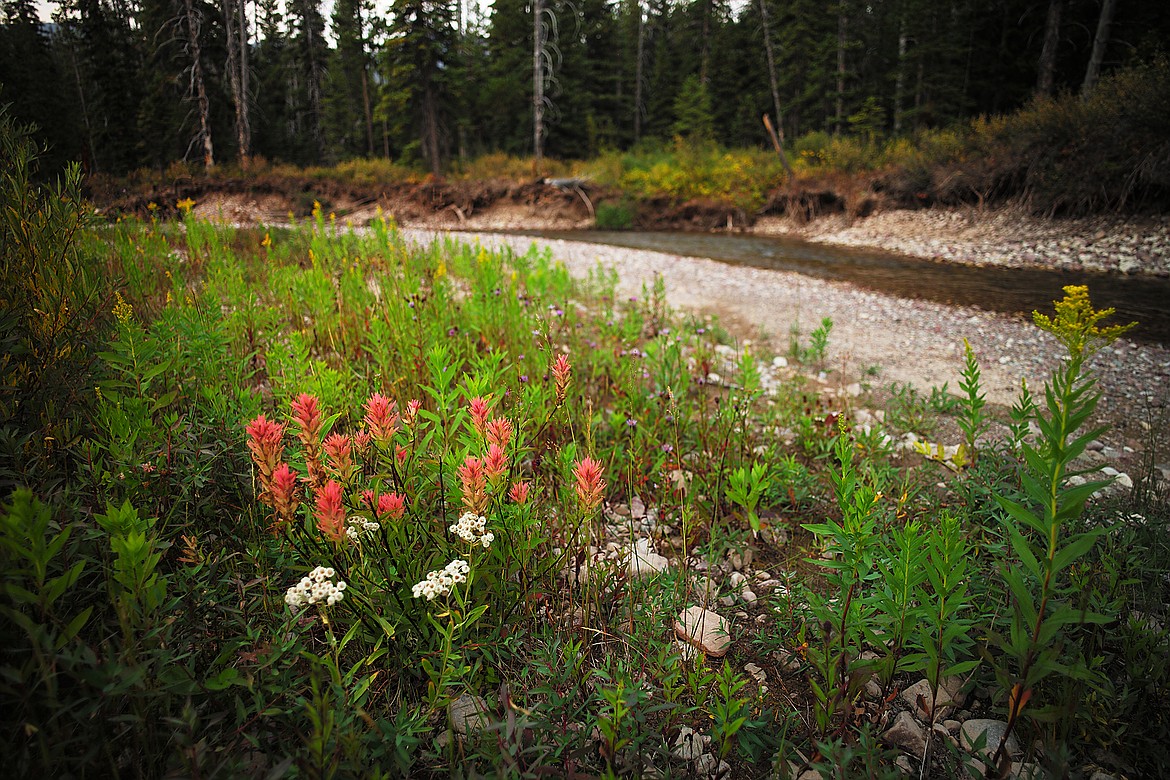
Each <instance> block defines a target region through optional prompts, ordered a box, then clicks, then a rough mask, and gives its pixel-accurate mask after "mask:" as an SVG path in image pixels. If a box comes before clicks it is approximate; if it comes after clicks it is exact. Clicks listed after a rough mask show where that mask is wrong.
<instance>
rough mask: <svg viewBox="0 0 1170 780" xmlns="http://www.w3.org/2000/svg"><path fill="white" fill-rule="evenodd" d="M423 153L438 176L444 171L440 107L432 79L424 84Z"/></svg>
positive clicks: (432, 171) (432, 170)
mask: <svg viewBox="0 0 1170 780" xmlns="http://www.w3.org/2000/svg"><path fill="white" fill-rule="evenodd" d="M422 109H423V138H422V142H423V154H425V155H426V157H427V161H428V162H430V164H431V173H432V174H434V175H435V176H436V177H438V176H439V174H440V173H441V172H442V170H441V167H440V163H441V162H442V160H441V158H440V155H439V108H438V96H437V95H436V94H435V85H434V82H432V81H431V80H430V79H427V83H426V84H425V85H424V86H423V106H422Z"/></svg>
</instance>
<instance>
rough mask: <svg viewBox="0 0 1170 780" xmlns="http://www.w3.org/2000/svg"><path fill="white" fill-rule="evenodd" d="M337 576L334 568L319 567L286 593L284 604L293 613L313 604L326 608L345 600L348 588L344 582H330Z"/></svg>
mask: <svg viewBox="0 0 1170 780" xmlns="http://www.w3.org/2000/svg"><path fill="white" fill-rule="evenodd" d="M336 574H337V572H336V571H335V570H333V569H332V568H326V567H324V566H318V567H317V568H315V569H313V571H311V572H310V573H309V576H308V577H302V578H301V580H300V582H298V583H297V584H296V585H293V586H292V587H290V588H289V589H288V590H287V591H285V594H284V603H286V604H288V605H289V607H290V608H291V609H292V610H293V612H296V611H297V610H298V609H300V608H301V607H305V606H309V605H312V604H324V605H325V606H332V605H334V604H336V603H337V602H339V601H341V600H342V599H343V598H345V588H346V584H345V581H344V580H338V581H337V583H333V582H330V580H331V579H332V578H333V577H334V576H335V575H336Z"/></svg>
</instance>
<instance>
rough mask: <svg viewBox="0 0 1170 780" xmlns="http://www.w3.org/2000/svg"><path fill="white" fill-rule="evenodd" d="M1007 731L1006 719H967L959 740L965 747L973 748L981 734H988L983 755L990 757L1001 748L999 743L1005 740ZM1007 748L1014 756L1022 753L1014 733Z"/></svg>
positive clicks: (961, 729)
mask: <svg viewBox="0 0 1170 780" xmlns="http://www.w3.org/2000/svg"><path fill="white" fill-rule="evenodd" d="M1005 733H1007V723H1005V722H1004V721H1002V720H991V719H988V718H976V719H974V720H969V721H967V722H966V723H964V724H963V725H962V726H960V727H959V742H960V744H962V746H963V748H964V749H966V750H972V749H973V748H974V746H975V741H976V740H977V739H979V735H980V734H986V735H987V741H986V743H985V747H984V748H983V750H982V755H984V756H987V757H988V758H990V757H991V756H994V755H995V751H996V750H998V749H999V743H1000V742H1002V741H1003V736H1004V734H1005ZM1006 749H1007V752H1008V753H1009V754H1011V755H1013V756H1016V755H1019V754H1020V743H1019V742H1017V741H1016V737H1015V735H1014V734H1012V735H1010V736H1009V737H1008V739H1007V747H1006Z"/></svg>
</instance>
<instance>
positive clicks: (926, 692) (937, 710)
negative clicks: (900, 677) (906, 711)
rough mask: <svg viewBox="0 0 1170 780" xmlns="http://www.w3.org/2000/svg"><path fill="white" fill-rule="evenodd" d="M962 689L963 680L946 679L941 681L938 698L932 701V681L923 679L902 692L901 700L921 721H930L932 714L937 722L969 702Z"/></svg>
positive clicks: (955, 678)
mask: <svg viewBox="0 0 1170 780" xmlns="http://www.w3.org/2000/svg"><path fill="white" fill-rule="evenodd" d="M962 688H963V681H962V680H960V679H958V678H957V677H945V678H943V679H942V680H940V681H939V686H938V695H937V698H935V699H934V700H933V701H932V697H931V693H930V681H929V680H926V679H922V680H919V681H918V682H916V683H914V684H913V685H911V686H910V687H909V688H907V689H906V690H904V691H902V693H901V694H900V695H899V698H900V699H901V700H902V701H903V702H904V703H905V704H906V706H907V707H909V708H910V710H911V712H913V713H914V716H915V717H917V718H918V719H919V720H922V721H927V720H930V717H931V713H932V712H933V714H934V719H935V720H941V719H943V718H945V717H946V716H947V715H948V714H949V713H950V712H951V708H952V707H962V706H963V702H964V701H966V700H967V697H966V696H964V695H963V693H962Z"/></svg>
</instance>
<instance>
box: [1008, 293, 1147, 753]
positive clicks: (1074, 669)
mask: <svg viewBox="0 0 1170 780" xmlns="http://www.w3.org/2000/svg"><path fill="white" fill-rule="evenodd" d="M1112 313H1113V311H1112V310H1111V309H1105V310H1103V311H1096V310H1094V309H1093V307H1092V305H1091V303H1090V301H1089V294H1088V289H1087V288H1085V287H1077V286H1069V287H1066V288H1065V297H1064V299H1063V300H1061V301H1058V302H1057V303H1056V314H1055V316H1054V317H1048V316H1046V315H1042V314H1039V313H1036V314H1035V315H1034V319H1035V321H1036V324H1037V326H1038V327H1040V328H1041V329H1042V330H1045V331H1048V332H1049V333H1051V334H1052V335H1053V336H1055V337H1056V338H1057V340H1058V341H1059V342H1060V343H1061V344H1062V345H1063V346H1064V348H1065V349H1066V350H1067V352H1068V359H1067V360H1066V361H1065V363H1064V365H1063V366H1062V367H1061V368H1058V369H1057V370H1056V371H1054V372H1053V375H1052V377H1051V379H1050V380H1049V381H1048V382H1047V383H1046V385H1045V393H1044V395H1045V407H1044V409H1043V410H1041V411H1040V412H1039V413H1038V414H1037V416H1036V423H1037V425H1038V426H1039V428H1040V435H1039V441H1038V442H1037V446H1035V447H1034V446H1032V445H1030V444H1027V443H1025V444H1024V445H1023V447H1022V449H1023V454H1024V458H1025V461H1026V464H1027V465H1026V469H1025V472H1024V475H1023V489H1024V495H1025V496H1026V502H1024V503H1021V502H1016V501H1012V500H1010V499H1008V498H1005V497H1002V496H1001V497H999V503H1000V505H1001V506H1002V507H1003V509H1004V511H1005V514H1004V517H1003V523H1004V527H1005V529H1006V531H1007V534H1008V538H1009V540H1010V542H1011V549H1012V551H1013V552H1014V553H1015V556H1016V559H1017V561H1018V565H1014V566H1013V565H1005V566H1003V567H1002V569H1001V573H1002V576H1003V578H1004V580H1005V581H1006V582H1007V584H1008V586H1009V588H1010V590H1011V596H1012V599H1011V605H1012V614H1011V618H1010V622H1009V624H1008V634H1007V636H1006V637H1002V638H1001V639H1000V640H999V645H1000V647H1001V648H1002V650H1003V652H1004V653H1005V655H1006V656H1007V658H1008V659H1009V660H1010V661H1011V666H1010V667H1008V666H1005V667H1000V668H997V670H996V671H997V676H998V677H999V679H1000V683H1001V685H1002V686H1003V688H1004V689H1005V690H1006V691H1007V724H1008V726H1007V733H1008V734H1010V733H1011V732H1012V731H1014V730H1015V729H1016V728H1017V727H1018V725H1019V723H1020V720H1021V718H1022V717H1023V716H1024V713H1025V712H1026V711H1031V712H1034V713H1035V714H1036V716H1038V717H1039V716H1043V715H1044V714H1046V713H1047V714H1053V715H1055V714H1056V712H1055V711H1054V710H1053V708H1052V707H1051V706H1050V705H1042V706H1036V705H1035V704H1033V702H1032V700H1033V697H1034V696H1035V695H1036V693H1037V686H1038V685H1039V683H1041V682H1042V681H1043V680H1044V679H1045V678H1047V677H1049V676H1050V675H1053V674H1057V675H1061V676H1068V677H1073V678H1081V679H1083V678H1085V677H1087V676H1088V675H1089V673H1090V669H1089V667H1088V666H1087V665H1086V663H1085V660H1084V659H1083V658H1081V657H1077V656H1075V655H1074V654H1073V653H1071V652H1069V651H1068V650H1066V649H1065V647H1064V646H1063V644H1062V643H1061V642H1060V641H1059V640H1060V639H1061V638H1062V637H1063V636H1065V635H1066V634H1067V631H1068V628H1069V627H1071V626H1075V625H1077V624H1080V623H1085V622H1089V623H1103V622H1105V621H1107V620H1109V616H1108V615H1104V614H1101V613H1096V612H1091V611H1087V610H1085V609H1080V608H1078V606H1077V603H1076V598H1075V595H1076V594H1075V590H1074V588H1073V587H1072V584H1071V583H1070V582H1069V580H1068V572H1069V569H1070V567H1072V566H1073V565H1074V564H1075V563H1076V562H1077V561H1078V560H1079V559H1081V558H1082V557H1084V556H1085V555H1086V554H1087V553H1088V552H1089V551H1090V550H1091V549H1092V547H1093V545H1094V544H1095V543H1096V541H1097V540H1098V539H1099V538H1100V537H1101V535H1102V534H1103V533H1104V529H1103V528H1089V529H1086V530H1080V531H1078V530H1075V529H1076V522H1077V520H1078V518H1079V517H1080V515H1081V513H1082V511H1083V509H1084V505H1085V501H1086V500H1087V499H1088V498H1089V497H1090V496H1091V495H1092V494H1093V493H1095V492H1096V491H1098V490H1100V489H1101V488H1102V487H1104V485H1105V484H1106V483H1104V482H1100V481H1096V480H1090V481H1086V482H1083V483H1082V484H1072V483H1071V482H1070V481H1069V477H1071V476H1074V475H1075V472H1073V471H1072V470H1071V465H1072V463H1073V461H1074V460H1076V458H1077V457H1078V456H1079V455H1080V454H1081V453H1082V452H1084V450H1085V445H1087V444H1088V443H1089V441H1091V440H1092V439H1094V438H1096V437H1097V436H1099V435H1100V434H1101V430H1100V429H1091V430H1089V431H1087V432H1083V433H1082V432H1081V429H1082V428H1083V427H1084V426H1085V424H1086V423H1087V422H1088V421H1089V419H1090V417H1091V416H1092V414H1093V411H1094V410H1095V409H1096V406H1097V401H1098V399H1099V395H1098V394H1095V393H1094V392H1093V390H1094V385H1095V380H1094V379H1093V377H1092V376H1091V375H1088V373H1087V372H1086V366H1085V362H1086V361H1087V360H1088V358H1089V357H1091V356H1092V354H1093V353H1094V352H1096V351H1097V350H1099V349H1100V348H1101V347H1103V346H1106V345H1108V344H1110V343H1112V342H1113V341H1114V340H1116V339H1117V338H1118V337H1119V336H1120V335H1121V334H1123V333H1124V332H1125V331H1127V330H1128V329H1129V328H1131V327H1132V325H1128V326H1112V327H1105V328H1100V327H1098V323H1099V322H1100V321H1101V320H1102V319H1104V318H1106V317H1108V316H1110V315H1111V314H1112ZM1030 705H1031V706H1030ZM1005 743H1006V736H1005V738H1004V740H1003V741H1002V742H1001V743H1000V744H999V745H998V746H997V747H996V750H995V753H994V756H993V759H992V762H993V764H995V765H996V766H997V767H998V766H1002V764H1003V762H1005V761H1007V754H1006V752H1005V750H1004V744H1005Z"/></svg>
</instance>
